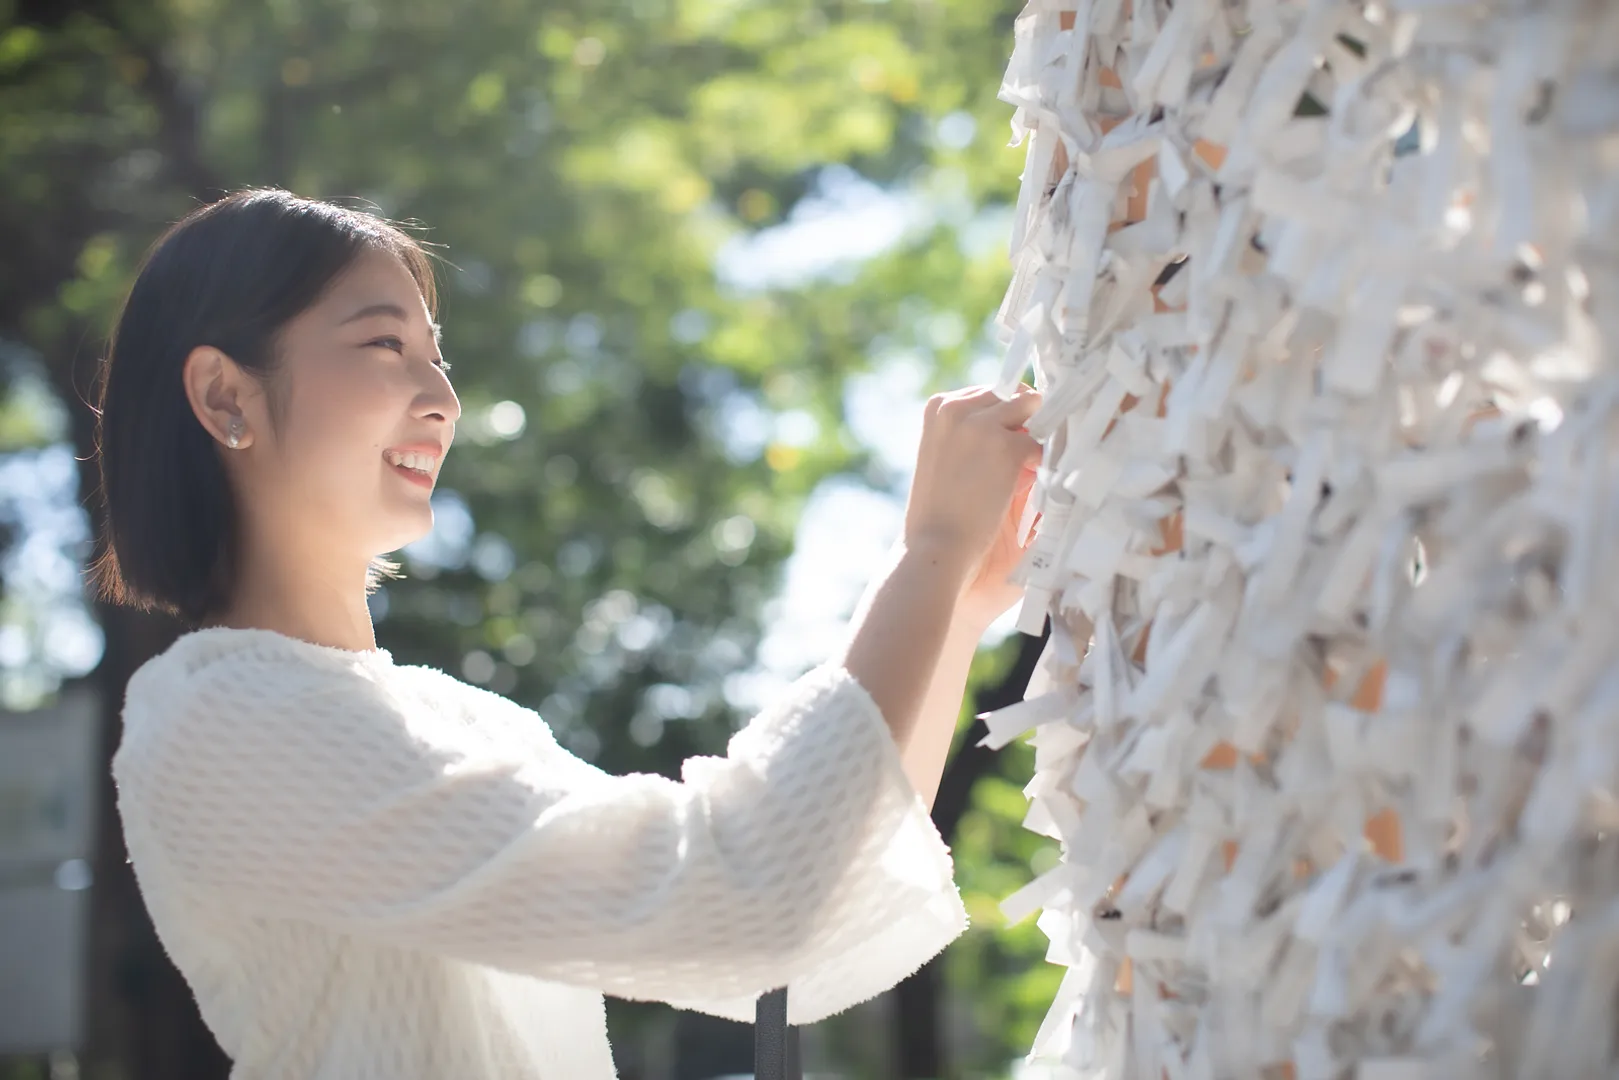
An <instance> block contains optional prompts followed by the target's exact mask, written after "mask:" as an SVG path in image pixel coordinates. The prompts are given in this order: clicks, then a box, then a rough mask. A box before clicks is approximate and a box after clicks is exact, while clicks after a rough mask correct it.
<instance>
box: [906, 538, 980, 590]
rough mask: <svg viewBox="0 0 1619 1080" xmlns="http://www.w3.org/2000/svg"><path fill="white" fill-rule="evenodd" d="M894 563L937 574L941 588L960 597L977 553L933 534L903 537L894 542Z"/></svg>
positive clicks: (967, 581)
mask: <svg viewBox="0 0 1619 1080" xmlns="http://www.w3.org/2000/svg"><path fill="white" fill-rule="evenodd" d="M893 559H894V562H893V564H892V565H895V566H903V565H909V566H914V567H916V568H918V571H919V572H921V573H925V574H930V575H937V576H938V579H939V585H940V588H941V589H948V590H949V594H950V595H951V596H953V597H955V598H956V599H957V600H959V599H960V598H961V596H962V594H963V593H964V592H965V591H966V589H967V586H968V584H969V583H970V581H971V580H972V571H973V565H974V563H975V561H976V560H975V557H974V556H973V555H972V554H971V553H970V552H968V551H967V550H966V549H965V548H963V547H962V546H961V545H960V544H955V543H951V542H949V541H946V540H943V539H938V538H933V537H927V536H923V537H904V536H901V537H900V538H899V539H898V540H897V541H895V543H894V550H893Z"/></svg>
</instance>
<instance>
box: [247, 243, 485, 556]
mask: <svg viewBox="0 0 1619 1080" xmlns="http://www.w3.org/2000/svg"><path fill="white" fill-rule="evenodd" d="M442 362H443V357H442V354H441V353H440V352H439V343H438V327H437V326H436V325H435V324H434V323H433V321H432V319H431V318H430V316H429V315H428V312H427V307H426V304H425V303H424V302H423V300H422V296H421V292H420V290H419V289H418V288H417V287H416V282H415V280H414V279H413V278H412V277H411V275H410V272H409V271H408V270H406V269H405V266H404V264H403V263H402V262H400V261H399V260H398V259H397V258H395V257H394V256H392V255H390V254H388V253H387V252H384V251H367V252H365V253H364V254H362V255H360V256H359V257H358V258H357V259H356V261H355V262H354V263H353V264H352V265H351V266H350V267H349V268H348V269H347V270H346V271H345V272H344V273H343V274H342V275H341V276H340V277H338V278H337V280H335V281H334V282H333V284H332V287H331V288H330V289H328V290H327V292H326V294H325V296H324V297H323V298H322V299H321V300H320V301H319V302H317V303H316V304H315V305H314V306H313V307H311V308H309V309H308V310H306V311H305V312H303V313H302V314H301V315H299V316H298V317H297V318H295V319H293V320H292V321H291V322H289V323H288V324H287V325H286V326H285V327H284V328H283V331H282V334H281V339H280V349H279V370H278V371H277V372H276V374H275V376H274V380H275V383H276V389H277V392H278V393H280V395H281V414H280V427H279V430H274V431H273V430H271V428H270V424H269V413H268V405H267V402H266V401H265V400H264V398H263V395H262V394H261V395H258V396H256V397H252V398H251V399H250V400H244V401H243V402H242V405H241V408H242V415H243V417H244V419H245V421H246V423H247V426H248V428H249V431H250V433H251V438H250V439H244V440H243V442H244V446H243V448H242V449H238V450H234V451H226V452H225V453H226V458H225V460H226V462H227V467H228V468H230V469H231V470H232V471H233V473H234V482H235V487H236V491H237V492H238V493H239V494H240V496H241V497H242V498H243V499H244V500H245V505H244V507H243V510H244V516H245V519H246V520H245V522H244V524H246V525H247V527H249V528H251V529H254V530H256V532H258V533H260V534H262V533H266V532H268V533H270V534H272V535H269V536H262V535H261V536H258V537H256V539H259V540H267V541H269V542H270V543H277V544H291V545H294V546H295V547H296V548H299V549H303V550H309V549H310V548H313V549H314V550H317V551H318V550H325V549H329V546H331V545H335V546H336V547H337V549H339V550H341V551H343V552H345V553H346V554H347V555H349V556H352V557H355V558H358V559H362V560H369V559H370V558H371V557H373V556H375V555H380V554H383V553H386V552H390V551H396V550H398V549H399V548H401V547H403V546H405V545H406V544H408V543H410V542H411V541H413V540H416V539H419V538H420V537H422V536H424V535H426V534H427V533H428V531H429V530H431V528H432V526H433V512H432V508H431V505H430V502H429V499H430V497H431V495H432V493H433V485H434V483H435V482H436V481H437V479H438V472H439V468H440V466H441V465H442V464H443V461H444V455H445V454H446V453H447V452H448V451H449V449H450V443H451V441H452V440H453V439H454V438H455V422H456V420H457V419H458V418H459V417H460V415H461V403H460V402H459V401H458V400H457V399H456V396H455V391H454V390H453V389H452V388H451V386H450V380H449V378H448V377H447V376H446V374H445V372H444V370H443V369H442V368H441V367H440V364H441V363H442ZM404 462H409V463H410V464H413V465H414V466H416V467H415V468H410V467H408V466H407V465H406V464H404Z"/></svg>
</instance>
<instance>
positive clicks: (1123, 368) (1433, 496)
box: [985, 0, 1619, 1080]
mask: <svg viewBox="0 0 1619 1080" xmlns="http://www.w3.org/2000/svg"><path fill="white" fill-rule="evenodd" d="M1001 97H1002V99H1003V100H1005V101H1006V102H1008V103H1009V104H1011V105H1013V106H1015V108H1016V112H1015V115H1014V116H1013V119H1012V129H1013V134H1014V145H1017V144H1018V143H1020V142H1021V143H1025V144H1026V145H1027V153H1028V160H1027V166H1026V168H1025V171H1024V173H1023V177H1022V190H1021V192H1020V195H1019V200H1018V206H1017V211H1016V215H1015V219H1014V220H1015V226H1014V229H1015V232H1014V236H1013V240H1012V259H1013V266H1014V276H1013V281H1012V285H1011V287H1010V288H1009V290H1008V292H1007V295H1006V299H1005V301H1004V303H1003V304H1002V307H1001V310H1000V313H999V315H998V324H999V327H1000V329H1001V331H1002V333H1003V339H1002V340H1003V343H1004V344H1005V345H1006V347H1007V349H1006V354H1005V362H1004V365H1003V368H1002V376H1001V380H1000V384H999V389H1000V390H1001V392H1002V393H1008V392H1010V390H1011V387H1012V384H1013V383H1015V382H1016V381H1018V380H1019V379H1021V378H1024V377H1026V376H1027V375H1028V374H1029V372H1030V369H1031V368H1032V372H1033V378H1034V382H1035V385H1036V386H1037V387H1039V388H1040V389H1041V390H1042V392H1043V393H1044V403H1043V405H1042V407H1041V409H1040V411H1039V412H1038V413H1037V414H1036V416H1035V417H1034V418H1033V419H1031V421H1030V423H1029V430H1030V432H1031V433H1032V434H1033V435H1034V436H1035V437H1036V438H1038V439H1040V440H1041V442H1042V443H1043V444H1044V457H1043V461H1042V467H1041V469H1040V472H1039V477H1038V481H1037V486H1036V490H1035V492H1034V495H1033V498H1032V499H1031V506H1032V507H1038V508H1039V509H1040V511H1041V513H1040V517H1039V518H1038V521H1037V522H1036V523H1035V525H1034V531H1033V536H1032V538H1031V544H1030V551H1029V554H1028V556H1027V557H1026V558H1025V560H1024V562H1023V565H1021V566H1020V567H1019V570H1018V580H1019V581H1020V582H1021V583H1022V584H1024V585H1025V587H1026V595H1025V601H1024V608H1023V612H1022V618H1021V621H1020V627H1022V628H1023V629H1025V630H1029V631H1034V632H1037V631H1038V630H1039V628H1040V626H1041V625H1042V624H1043V623H1044V621H1045V620H1046V619H1047V618H1048V617H1049V619H1050V620H1051V627H1052V637H1051V640H1050V644H1049V646H1048V650H1047V653H1046V655H1045V656H1044V657H1043V658H1042V660H1041V664H1040V666H1039V672H1040V678H1039V680H1038V686H1037V687H1034V688H1031V691H1030V696H1029V700H1027V701H1025V702H1022V703H1019V704H1017V705H1013V706H1011V707H1010V708H1008V709H1005V710H1002V711H1000V712H998V713H995V714H992V715H991V716H990V717H989V718H988V723H989V733H990V734H989V737H988V738H987V739H986V740H985V741H986V743H987V744H989V745H993V746H1004V745H1006V744H1007V743H1008V742H1010V741H1012V740H1013V739H1015V738H1018V737H1019V736H1020V735H1021V734H1022V733H1024V732H1026V731H1030V730H1032V731H1033V732H1034V734H1033V736H1032V738H1033V742H1034V745H1035V747H1036V774H1035V776H1034V778H1033V779H1032V780H1031V782H1030V784H1029V786H1028V787H1027V789H1026V793H1027V794H1028V796H1029V798H1030V800H1031V805H1030V810H1029V815H1028V818H1027V820H1026V822H1025V824H1026V826H1027V827H1028V828H1031V829H1033V830H1035V831H1038V832H1040V833H1042V834H1044V835H1047V836H1051V837H1053V838H1055V839H1057V840H1059V841H1060V843H1061V851H1062V860H1061V863H1060V864H1059V865H1058V866H1057V867H1056V868H1055V869H1053V870H1052V871H1050V872H1049V873H1047V874H1045V875H1043V876H1042V877H1041V878H1039V879H1037V880H1035V881H1033V882H1031V883H1029V885H1028V886H1027V887H1025V888H1024V889H1022V890H1020V891H1019V892H1018V893H1017V894H1016V895H1015V896H1013V897H1011V898H1009V899H1008V900H1007V902H1006V905H1005V910H1006V912H1007V914H1008V916H1009V917H1016V918H1021V917H1024V916H1027V915H1032V914H1034V913H1035V912H1037V911H1038V912H1040V914H1039V925H1040V927H1041V928H1042V929H1043V930H1044V931H1045V932H1046V933H1047V934H1048V936H1050V938H1051V949H1050V953H1049V959H1050V960H1051V961H1052V962H1055V963H1059V964H1063V965H1066V966H1067V967H1068V973H1067V977H1066V978H1064V980H1063V983H1062V989H1061V990H1060V991H1059V993H1058V996H1057V999H1056V1001H1055V1002H1054V1003H1053V1004H1052V1007H1051V1010H1050V1013H1049V1015H1048V1016H1047V1017H1046V1020H1045V1023H1044V1024H1043V1025H1042V1027H1041V1029H1040V1033H1039V1035H1038V1037H1037V1040H1036V1045H1035V1047H1034V1053H1035V1055H1037V1056H1041V1057H1044V1058H1047V1059H1049V1060H1051V1061H1053V1062H1054V1063H1055V1066H1054V1067H1055V1068H1056V1069H1057V1074H1058V1075H1060V1076H1063V1077H1072V1078H1076V1080H1077V1078H1080V1077H1085V1078H1091V1077H1106V1078H1114V1080H1127V1078H1140V1080H1160V1078H1164V1077H1167V1078H1169V1080H1183V1078H1184V1080H1223V1078H1228V1077H1229V1078H1233V1080H1237V1078H1240V1080H1250V1078H1255V1077H1262V1078H1278V1080H1279V1078H1282V1077H1293V1078H1296V1080H1339V1078H1344V1077H1351V1076H1353V1077H1358V1078H1359V1080H1451V1078H1462V1077H1492V1078H1524V1080H1528V1078H1541V1077H1585V1076H1599V1075H1613V1073H1614V1070H1615V1043H1616V1036H1615V1032H1616V1030H1619V1023H1616V1019H1619V1018H1616V1016H1615V1009H1616V998H1615V994H1616V989H1619V662H1616V661H1619V461H1616V451H1619V365H1616V358H1615V353H1614V343H1615V341H1616V340H1619V4H1613V3H1611V2H1608V0H1548V2H1545V3H1538V4H1524V3H1519V2H1509V0H1472V2H1466V3H1463V2H1460V0H1378V2H1347V0H1220V2H1215V0H1174V2H1173V3H1171V2H1169V0H1035V2H1033V3H1031V4H1030V5H1029V6H1028V8H1027V9H1026V10H1025V11H1024V13H1023V14H1022V16H1021V17H1019V19H1018V20H1017V23H1016V31H1015V48H1014V52H1013V55H1012V59H1011V63H1010V65H1009V66H1008V68H1007V73H1006V79H1005V82H1004V84H1003V86H1002V92H1001Z"/></svg>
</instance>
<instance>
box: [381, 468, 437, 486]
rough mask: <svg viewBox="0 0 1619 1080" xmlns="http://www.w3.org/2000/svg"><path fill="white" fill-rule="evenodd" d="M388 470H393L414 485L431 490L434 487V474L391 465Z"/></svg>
mask: <svg viewBox="0 0 1619 1080" xmlns="http://www.w3.org/2000/svg"><path fill="white" fill-rule="evenodd" d="M388 468H390V469H392V470H393V471H394V472H396V473H398V474H399V475H400V476H403V477H404V478H405V479H406V480H409V481H410V482H411V483H413V484H417V485H420V486H421V487H424V488H431V487H432V486H433V474H432V473H425V472H422V470H420V469H412V468H410V467H409V466H407V465H389V466H388Z"/></svg>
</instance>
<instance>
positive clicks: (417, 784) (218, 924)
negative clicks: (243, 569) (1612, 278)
mask: <svg viewBox="0 0 1619 1080" xmlns="http://www.w3.org/2000/svg"><path fill="white" fill-rule="evenodd" d="M113 774H114V778H115V779H116V781H117V785H118V809H119V813H120V815H121V817H122V819H123V824H124V832H125V837H126V839H127V842H128V846H129V853H130V858H131V861H132V862H133V864H134V868H135V872H136V875H137V877H138V880H139V882H140V887H141V892H142V894H143V896H144V897H145V900H146V903H147V906H148V908H149V909H150V911H151V914H152V918H153V920H154V922H155V924H156V926H157V929H158V933H159V934H160V936H161V937H162V940H163V942H164V945H165V947H166V948H167V949H168V951H169V953H170V955H171V956H172V957H173V959H174V961H175V963H176V964H177V965H178V966H179V968H180V970H181V971H182V972H183V973H184V974H185V977H186V978H187V979H188V980H189V982H190V984H191V987H192V989H193V991H194V992H195V993H196V996H197V1001H198V1004H199V1006H200V1007H201V1010H202V1013H203V1016H204V1018H205V1019H206V1020H207V1022H208V1025H209V1027H210V1028H212V1030H213V1032H214V1034H215V1036H216V1037H217V1038H218V1039H219V1041H220V1044H221V1045H222V1046H223V1047H224V1049H225V1051H226V1053H227V1054H229V1055H230V1057H231V1058H232V1059H233V1061H234V1062H235V1069H234V1071H233V1073H232V1076H233V1077H235V1078H237V1080H260V1078H266V1080H305V1078H316V1077H319V1078H322V1080H325V1078H330V1080H337V1078H342V1080H382V1078H388V1080H416V1078H420V1080H428V1078H446V1077H455V1078H458V1080H459V1078H468V1080H470V1078H475V1077H501V1078H506V1077H510V1078H522V1080H530V1078H533V1080H607V1078H611V1077H613V1076H614V1070H613V1062H612V1055H611V1052H610V1050H609V1048H608V1044H607V1031H606V1025H605V1021H604V1015H603V1008H602V995H603V994H604V993H605V994H612V995H615V996H619V997H626V998H640V999H655V1000H662V1001H667V1002H670V1003H671V1004H674V1005H677V1006H680V1007H682V1008H689V1009H698V1010H702V1011H704V1012H709V1013H713V1014H715V1015H718V1016H724V1017H730V1018H732V1019H736V1020H751V1019H752V1017H753V1001H754V998H755V997H756V996H757V995H759V994H760V993H762V992H764V991H766V990H768V989H770V988H772V987H775V986H779V985H783V984H785V985H788V986H789V988H790V999H789V1000H790V1004H791V1020H792V1021H793V1022H794V1023H809V1022H812V1021H815V1020H819V1019H821V1018H822V1017H825V1016H828V1015H830V1014H832V1013H835V1012H838V1011H840V1010H842V1009H844V1008H847V1007H848V1006H850V1005H853V1004H855V1003H857V1002H859V1001H862V1000H865V999H866V998H869V997H871V996H873V995H874V994H877V993H878V992H880V991H882V990H885V989H887V988H888V987H890V986H892V985H894V984H895V983H896V982H898V981H900V980H901V979H903V978H904V977H905V976H907V975H909V974H910V973H911V972H913V971H914V970H916V969H917V968H918V967H920V966H921V965H922V964H923V963H924V962H925V961H926V960H928V959H929V958H930V957H932V956H933V955H934V954H936V953H937V952H938V951H939V950H940V949H942V948H943V947H944V945H945V944H946V943H948V942H949V941H950V940H951V939H953V938H954V937H955V936H956V935H957V934H959V933H960V932H961V931H962V930H963V929H964V927H965V925H966V913H965V911H964V910H963V909H962V906H961V901H960V897H959V895H958V893H957V892H956V889H955V886H954V883H953V880H952V875H951V863H950V856H949V852H948V850H947V849H946V848H945V846H944V844H943V842H942V841H941V839H940V837H939V834H938V832H937V831H936V830H935V829H934V827H933V824H932V822H931V820H930V819H929V817H928V814H927V811H926V809H925V807H924V806H923V804H922V801H921V800H920V799H919V798H918V797H917V795H916V793H915V791H914V790H913V789H912V787H911V786H910V783H909V781H908V780H907V778H906V776H905V774H904V772H903V771H902V769H901V766H900V760H899V755H898V752H897V750H896V747H895V745H894V743H893V741H892V739H891V737H890V735H889V732H888V729H887V727H886V725H885V724H884V723H883V719H882V716H881V715H880V713H879V712H878V710H877V707H876V705H875V703H874V702H873V701H872V699H871V697H870V696H869V695H868V694H867V693H866V692H865V690H864V689H863V688H862V687H861V686H860V685H859V684H858V683H857V682H856V681H855V680H854V679H853V678H852V677H851V676H850V675H849V674H848V672H847V671H845V670H844V669H842V668H841V667H837V666H830V665H829V666H825V667H821V668H817V669H816V670H814V671H811V672H810V673H809V674H807V675H805V676H804V677H803V678H801V679H800V680H799V681H798V682H796V683H795V684H794V685H793V686H792V687H791V688H790V689H789V690H788V692H787V693H786V695H785V696H784V698H783V699H782V700H781V701H780V702H779V703H778V704H777V705H775V706H774V707H772V708H771V709H769V710H767V711H766V712H764V713H763V714H761V715H760V716H759V717H757V718H756V719H755V720H754V721H753V722H752V723H750V724H749V725H748V726H747V727H746V728H744V729H743V730H741V731H740V732H738V733H737V734H736V735H735V736H733V737H732V739H731V741H730V745H729V747H728V752H727V756H726V757H724V758H706V757H705V758H692V759H691V760H688V761H687V762H685V764H684V766H683V770H682V781H681V782H676V781H673V780H670V779H668V778H665V777H659V776H653V775H641V774H637V775H630V776H612V775H610V774H608V773H605V772H603V771H602V770H600V769H598V768H596V767H595V766H593V765H590V764H589V763H587V762H585V761H582V760H581V759H579V758H577V757H574V756H573V755H571V754H569V753H568V752H567V751H566V750H564V749H563V748H562V747H561V746H560V745H558V743H557V742H556V740H555V739H554V738H553V737H552V734H551V732H550V730H549V729H548V728H547V727H546V725H545V723H544V722H543V721H542V720H541V719H540V717H539V716H538V715H536V714H535V713H534V712H532V711H531V710H528V709H525V708H523V707H521V706H519V705H516V704H514V703H513V702H511V701H508V700H506V699H505V698H502V697H500V696H499V695H497V694H493V693H490V692H488V691H485V690H481V689H478V688H476V687H473V686H469V685H467V684H465V683H462V682H459V681H457V680H455V679H453V678H451V677H450V676H448V675H446V674H444V673H443V672H440V671H436V670H433V669H431V668H425V667H410V666H404V665H399V664H396V663H394V661H393V658H392V657H391V656H390V655H389V654H388V653H387V651H385V650H376V651H371V652H350V651H346V650H340V649H333V648H328V647H326V646H320V645H314V644H311V643H309V642H304V641H299V640H297V639H294V638H290V637H286V636H283V635H281V634H278V633H274V632H272V631H267V630H239V629H224V628H212V629H206V630H201V631H198V632H195V633H192V634H188V635H186V636H184V637H182V638H181V639H180V640H179V641H177V642H176V643H175V644H174V645H173V646H171V647H170V648H169V649H168V650H167V651H166V652H165V653H163V654H162V655H161V656H158V657H156V658H155V659H153V660H151V661H149V662H148V663H147V664H145V665H144V666H143V667H142V668H141V669H140V670H139V671H138V672H137V673H136V674H135V676H134V677H133V678H132V679H131V680H130V682H129V687H128V691H127V695H126V698H125V702H124V732H123V737H122V740H121V743H120V746H119V748H118V752H117V754H116V756H115V758H114V760H113Z"/></svg>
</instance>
